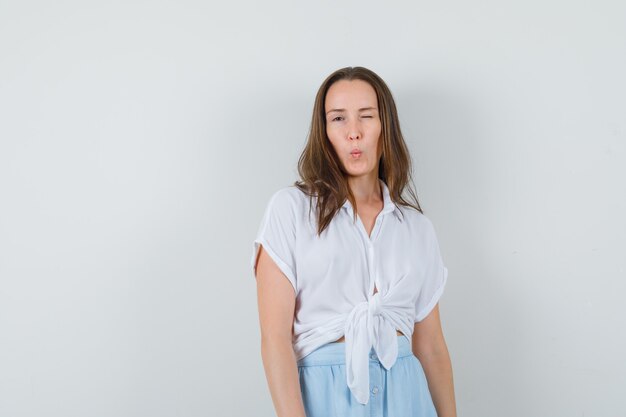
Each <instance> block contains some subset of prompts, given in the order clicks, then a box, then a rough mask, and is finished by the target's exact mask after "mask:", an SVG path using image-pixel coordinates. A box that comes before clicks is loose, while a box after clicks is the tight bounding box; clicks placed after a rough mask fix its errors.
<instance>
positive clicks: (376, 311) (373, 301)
mask: <svg viewBox="0 0 626 417" xmlns="http://www.w3.org/2000/svg"><path fill="white" fill-rule="evenodd" d="M367 310H368V312H369V314H370V315H371V316H372V317H374V316H378V315H380V313H381V311H382V310H383V306H382V303H381V300H380V292H377V293H376V294H374V295H373V296H372V298H370V300H369V302H368V305H367Z"/></svg>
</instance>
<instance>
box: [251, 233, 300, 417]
mask: <svg viewBox="0 0 626 417" xmlns="http://www.w3.org/2000/svg"><path fill="white" fill-rule="evenodd" d="M257 262H258V263H257V266H256V279H257V302H258V308H259V322H260V326H261V357H262V359H263V367H264V369H265V377H266V379H267V383H268V385H269V389H270V394H271V396H272V401H273V403H274V408H275V409H276V414H277V416H278V417H306V415H305V412H304V405H303V403H302V395H301V392H300V380H299V377H298V367H297V362H296V356H295V353H294V350H293V346H292V332H293V320H294V310H295V304H296V296H295V293H294V290H293V286H292V285H291V283H290V282H289V280H288V279H287V277H286V276H285V275H284V274H283V272H282V271H281V270H280V269H279V268H278V266H277V265H276V263H275V262H274V261H273V260H272V258H271V257H270V256H269V255H268V254H267V252H266V251H265V250H263V246H262V245H261V248H260V249H259V255H258V259H257Z"/></svg>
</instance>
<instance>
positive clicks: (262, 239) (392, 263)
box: [251, 179, 448, 404]
mask: <svg viewBox="0 0 626 417" xmlns="http://www.w3.org/2000/svg"><path fill="white" fill-rule="evenodd" d="M379 181H380V184H381V187H382V191H383V199H384V206H383V209H382V211H381V212H380V213H379V214H378V216H377V217H376V222H375V224H374V227H373V229H372V231H371V236H368V235H367V231H366V230H365V227H364V226H363V223H362V221H361V219H360V217H358V215H357V221H356V222H353V210H352V205H351V204H350V202H349V201H348V200H346V202H345V204H344V205H343V206H342V208H341V210H340V211H339V212H338V213H337V215H336V216H335V217H334V218H333V219H332V221H331V222H330V224H329V226H328V228H327V229H325V230H324V231H323V232H322V235H321V236H319V237H318V236H317V234H316V229H317V228H316V223H317V219H316V215H315V203H316V201H315V199H316V198H315V197H313V209H312V210H311V213H310V215H309V197H308V196H307V195H306V194H305V193H304V192H302V191H300V190H299V189H298V188H297V187H296V186H295V185H290V186H287V187H284V188H281V189H279V190H278V191H276V192H275V193H274V194H273V195H272V196H271V198H270V199H269V202H268V204H267V207H266V209H265V213H264V215H263V218H262V221H261V225H260V227H259V230H258V234H257V237H256V239H255V240H254V248H253V253H252V260H251V261H252V268H253V275H254V277H256V269H255V264H256V258H257V256H258V251H259V247H260V244H262V245H263V248H264V249H265V251H267V253H268V255H269V256H270V257H271V258H272V259H273V260H274V262H275V263H276V265H278V267H279V268H280V269H281V271H282V272H283V273H284V274H285V276H286V277H287V279H288V280H289V282H291V285H292V286H293V289H294V292H295V295H296V305H295V317H294V327H293V330H294V335H293V348H294V352H295V354H296V360H300V359H301V358H303V357H305V356H306V355H308V354H309V353H311V352H313V351H314V350H315V349H316V348H318V347H320V346H322V345H324V344H326V343H329V342H333V341H335V340H337V339H339V338H340V337H341V336H345V348H346V349H345V350H346V373H347V384H348V387H349V388H350V390H351V392H352V393H353V395H354V396H355V398H356V399H357V401H359V402H360V403H361V404H367V402H368V399H369V360H368V355H369V353H370V349H371V348H372V347H374V350H375V352H376V354H377V355H378V357H379V359H380V361H381V363H382V364H383V366H384V367H385V368H386V369H390V368H391V366H392V365H393V364H394V363H395V361H396V358H397V354H398V340H397V334H396V330H400V331H401V332H402V333H403V334H404V336H405V337H406V338H407V339H409V342H410V341H411V336H412V334H413V326H414V323H416V322H419V321H421V320H422V319H424V318H425V317H426V316H427V315H428V313H430V311H431V310H432V309H433V308H434V307H435V305H436V304H437V302H438V301H439V298H440V297H441V295H442V293H443V289H444V286H445V284H446V281H447V277H448V269H447V268H446V267H445V266H444V264H443V261H442V258H441V254H440V251H439V245H438V242H437V237H436V235H435V230H434V228H433V225H432V223H431V221H430V220H429V219H428V218H427V217H426V216H425V215H423V214H422V213H420V212H418V211H417V210H415V209H413V208H411V207H405V206H400V205H397V206H396V205H395V204H394V203H393V201H392V200H391V198H390V196H389V189H388V188H387V185H386V184H385V183H384V181H382V180H380V179H379ZM374 284H375V285H376V289H377V291H378V292H377V293H375V294H373V292H374Z"/></svg>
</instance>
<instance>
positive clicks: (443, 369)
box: [412, 303, 456, 417]
mask: <svg viewBox="0 0 626 417" xmlns="http://www.w3.org/2000/svg"><path fill="white" fill-rule="evenodd" d="M412 350H413V354H414V355H415V356H417V358H418V359H419V361H420V363H421V364H422V368H424V373H425V374H426V379H427V381H428V389H429V391H430V394H431V396H432V399H433V403H434V404H435V408H436V409H437V416H438V417H456V401H455V399H454V382H453V378H452V363H451V361H450V355H449V353H448V347H447V346H446V341H445V339H444V337H443V331H442V329H441V321H440V319H439V304H438V303H437V304H436V305H435V307H434V308H433V310H432V311H431V312H430V313H429V314H428V316H426V317H425V318H424V319H423V320H422V321H420V322H418V323H415V328H414V330H413V336H412Z"/></svg>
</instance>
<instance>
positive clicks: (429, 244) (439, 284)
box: [415, 216, 448, 323]
mask: <svg viewBox="0 0 626 417" xmlns="http://www.w3.org/2000/svg"><path fill="white" fill-rule="evenodd" d="M424 219H425V220H426V221H425V226H424V234H425V235H424V258H423V262H424V265H425V266H424V269H423V272H424V275H423V279H422V284H421V289H420V291H419V294H418V296H417V301H416V303H415V322H416V323H417V322H420V321H422V320H423V319H424V318H426V316H428V314H429V313H430V312H431V311H432V309H433V308H435V305H436V304H437V303H438V302H439V299H440V298H441V295H442V294H443V289H444V287H445V285H446V282H447V280H448V268H446V266H445V265H444V263H443V260H442V258H441V252H440V250H439V243H438V240H437V235H436V233H435V229H434V227H433V224H432V223H431V221H430V220H429V219H428V218H427V217H425V216H424Z"/></svg>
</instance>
